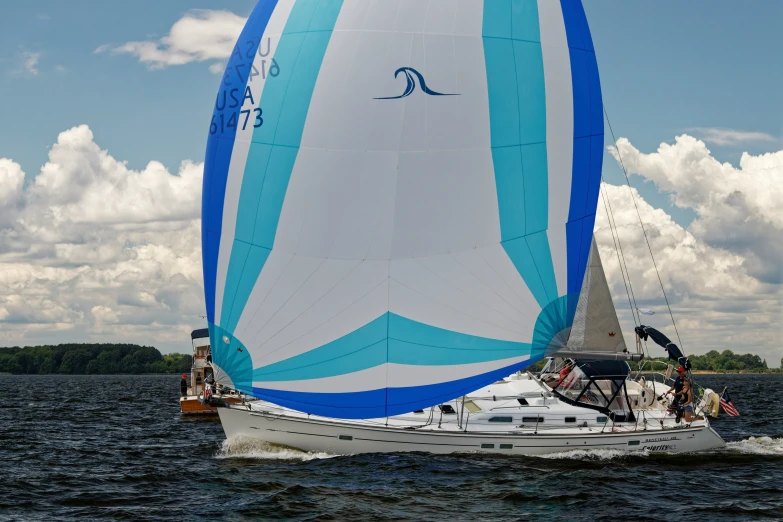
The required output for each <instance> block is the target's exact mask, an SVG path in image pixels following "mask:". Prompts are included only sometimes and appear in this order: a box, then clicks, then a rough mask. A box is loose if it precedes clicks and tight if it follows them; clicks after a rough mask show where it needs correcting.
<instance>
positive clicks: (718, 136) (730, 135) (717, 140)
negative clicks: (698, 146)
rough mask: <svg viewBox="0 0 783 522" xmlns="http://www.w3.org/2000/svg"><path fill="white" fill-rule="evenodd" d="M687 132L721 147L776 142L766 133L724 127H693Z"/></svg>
mask: <svg viewBox="0 0 783 522" xmlns="http://www.w3.org/2000/svg"><path fill="white" fill-rule="evenodd" d="M687 130H688V132H692V133H694V134H695V135H696V137H698V138H701V139H702V140H704V141H705V142H706V143H714V144H715V145H721V146H724V145H743V144H745V143H758V142H771V141H775V137H774V136H771V135H770V134H767V133H766V132H753V131H742V130H736V129H725V128H722V127H692V128H690V129H687Z"/></svg>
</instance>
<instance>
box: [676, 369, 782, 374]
mask: <svg viewBox="0 0 783 522" xmlns="http://www.w3.org/2000/svg"><path fill="white" fill-rule="evenodd" d="M691 373H693V374H699V375H760V374H764V373H783V369H780V368H770V369H769V370H761V371H752V370H726V371H722V372H721V371H716V370H691Z"/></svg>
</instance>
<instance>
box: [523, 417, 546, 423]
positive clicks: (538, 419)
mask: <svg viewBox="0 0 783 522" xmlns="http://www.w3.org/2000/svg"><path fill="white" fill-rule="evenodd" d="M522 422H523V423H532V424H535V423H536V422H539V423H540V422H544V419H543V418H542V417H522Z"/></svg>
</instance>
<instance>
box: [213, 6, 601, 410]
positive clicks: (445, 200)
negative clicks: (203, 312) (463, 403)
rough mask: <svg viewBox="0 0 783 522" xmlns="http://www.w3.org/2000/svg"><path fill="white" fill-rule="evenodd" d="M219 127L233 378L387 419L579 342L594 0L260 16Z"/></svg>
mask: <svg viewBox="0 0 783 522" xmlns="http://www.w3.org/2000/svg"><path fill="white" fill-rule="evenodd" d="M209 132H210V134H209V141H208V144H207V153H206V160H205V171H204V190H203V202H202V247H203V266H204V290H205V297H206V306H207V319H208V322H209V330H210V335H211V343H212V354H213V365H214V366H215V367H216V375H219V376H220V377H221V379H222V381H223V382H224V383H226V384H231V385H233V386H234V387H235V388H237V389H239V390H241V391H243V392H245V393H248V394H252V395H254V396H256V397H259V398H262V399H265V400H269V401H271V402H274V403H277V404H280V405H283V406H288V407H291V408H294V409H297V410H301V411H304V412H308V413H313V414H319V415H327V416H332V417H339V418H373V417H383V416H387V415H395V414H399V413H404V412H409V411H412V410H416V409H419V408H423V407H427V406H430V405H433V404H438V403H439V402H441V401H445V400H448V399H451V398H454V397H457V396H460V395H462V394H464V393H467V392H470V391H473V390H475V389H477V388H480V387H481V386H483V385H485V384H487V383H490V382H492V381H494V380H496V379H497V378H499V377H501V376H504V375H508V374H509V373H512V372H514V371H516V370H518V369H521V368H523V367H525V366H526V365H528V364H530V363H532V362H535V361H536V360H538V359H540V358H541V357H543V356H544V355H545V354H547V353H550V352H552V351H554V350H557V349H559V348H562V347H563V346H564V345H565V343H566V342H567V339H568V336H569V332H570V329H571V324H572V322H573V318H574V313H575V311H576V308H577V301H578V299H579V294H580V290H581V287H582V283H583V280H584V272H585V265H586V263H587V258H588V253H589V250H590V241H591V238H592V232H593V225H594V220H595V211H596V203H597V198H598V190H599V183H600V179H601V164H602V158H603V139H604V134H603V132H604V131H603V109H602V102H601V89H600V82H599V77H598V67H597V64H596V59H595V53H594V50H593V45H592V40H591V37H590V31H589V28H588V25H587V20H586V17H585V13H584V10H583V8H582V5H581V3H580V2H579V0H561V1H557V0H538V1H536V0H515V1H513V2H512V1H510V0H485V1H481V0H476V1H469V2H468V1H462V0H443V1H434V0H433V1H427V0H421V1H416V2H410V1H404V0H384V1H382V2H369V1H363V0H362V1H356V0H354V1H348V0H345V1H342V0H261V1H260V2H259V3H258V5H257V6H256V8H255V9H254V11H253V13H252V14H251V15H250V17H249V19H248V21H247V25H246V26H245V28H244V29H243V31H242V33H241V35H240V37H239V40H238V42H237V45H236V47H235V49H234V52H233V54H232V55H231V58H230V59H229V62H228V65H227V67H226V69H225V73H224V75H223V77H222V79H221V84H220V89H219V91H218V96H217V99H216V102H215V108H214V112H213V115H212V120H211V122H210V127H209Z"/></svg>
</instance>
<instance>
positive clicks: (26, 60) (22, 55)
mask: <svg viewBox="0 0 783 522" xmlns="http://www.w3.org/2000/svg"><path fill="white" fill-rule="evenodd" d="M42 54H43V53H40V52H33V51H25V50H24V48H21V49H20V51H19V54H18V55H17V56H16V59H15V62H16V66H15V68H14V69H12V70H11V71H10V72H9V74H11V75H12V76H28V77H29V76H38V64H39V62H40V61H41V55H42Z"/></svg>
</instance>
